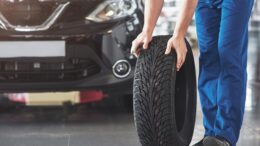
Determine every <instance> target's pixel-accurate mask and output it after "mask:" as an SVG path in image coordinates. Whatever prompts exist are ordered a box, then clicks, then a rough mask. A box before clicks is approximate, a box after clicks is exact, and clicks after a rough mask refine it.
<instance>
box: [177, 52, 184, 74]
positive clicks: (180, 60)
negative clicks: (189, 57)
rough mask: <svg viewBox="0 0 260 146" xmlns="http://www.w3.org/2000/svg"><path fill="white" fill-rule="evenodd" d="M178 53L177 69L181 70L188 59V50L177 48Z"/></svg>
mask: <svg viewBox="0 0 260 146" xmlns="http://www.w3.org/2000/svg"><path fill="white" fill-rule="evenodd" d="M176 53H177V63H176V68H177V71H179V70H180V69H181V67H182V65H183V64H184V62H185V59H186V51H185V50H184V51H183V50H181V49H176Z"/></svg>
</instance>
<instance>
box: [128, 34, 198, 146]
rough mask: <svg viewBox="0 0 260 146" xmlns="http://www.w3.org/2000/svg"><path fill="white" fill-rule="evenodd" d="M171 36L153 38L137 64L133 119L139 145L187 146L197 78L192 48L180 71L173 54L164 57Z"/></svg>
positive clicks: (193, 115)
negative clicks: (177, 69) (177, 68)
mask: <svg viewBox="0 0 260 146" xmlns="http://www.w3.org/2000/svg"><path fill="white" fill-rule="evenodd" d="M170 37H171V36H156V37H154V38H153V40H152V42H151V43H150V44H149V48H148V49H147V50H142V51H141V54H140V56H139V58H138V60H137V63H136V69H135V76H134V85H133V94H134V95H133V96H134V98H133V103H134V117H135V125H136V128H137V132H138V136H139V139H140V142H141V144H142V146H188V145H189V144H190V142H191V139H192V135H193V130H194V125H195V117H196V96H197V93H196V75H195V66H194V59H193V54H192V50H191V47H190V45H189V43H188V42H187V41H186V44H187V49H188V52H187V57H186V60H185V63H184V64H183V66H182V68H181V70H180V71H178V72H177V71H176V67H175V66H176V58H177V55H176V52H175V51H172V52H171V53H170V54H169V55H165V54H164V52H165V49H166V45H167V41H168V40H169V39H170Z"/></svg>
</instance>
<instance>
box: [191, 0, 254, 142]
mask: <svg viewBox="0 0 260 146" xmlns="http://www.w3.org/2000/svg"><path fill="white" fill-rule="evenodd" d="M253 3H254V0H199V2H198V6H197V9H196V27H197V35H198V42H199V48H200V58H199V65H200V70H199V81H198V88H199V93H200V100H201V106H202V111H203V116H204V118H203V123H204V127H205V131H206V132H205V136H219V137H222V138H225V139H227V140H228V141H229V142H230V143H231V145H232V146H236V143H237V141H238V138H239V133H240V129H241V125H242V121H243V115H244V108H245V98H246V82H247V71H246V67H247V48H248V21H249V18H250V15H251V11H252V7H253Z"/></svg>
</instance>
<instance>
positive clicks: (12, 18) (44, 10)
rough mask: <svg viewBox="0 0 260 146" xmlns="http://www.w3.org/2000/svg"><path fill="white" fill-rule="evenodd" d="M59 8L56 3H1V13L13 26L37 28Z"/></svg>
mask: <svg viewBox="0 0 260 146" xmlns="http://www.w3.org/2000/svg"><path fill="white" fill-rule="evenodd" d="M55 8H57V4H56V3H55V2H41V3H40V2H36V1H35V2H32V1H22V2H16V3H13V2H9V1H3V2H1V3H0V11H1V13H2V14H3V15H4V17H6V19H7V20H8V21H9V22H10V23H11V24H12V25H15V26H17V25H20V26H35V25H40V24H42V23H43V22H44V21H46V19H47V18H48V17H49V16H50V15H51V14H52V13H53V11H54V9H55Z"/></svg>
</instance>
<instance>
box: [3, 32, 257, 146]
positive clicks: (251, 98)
mask: <svg viewBox="0 0 260 146" xmlns="http://www.w3.org/2000/svg"><path fill="white" fill-rule="evenodd" d="M258 35H259V34H258V33H256V34H253V36H254V37H252V38H251V39H250V49H249V66H248V75H249V83H248V92H247V93H248V94H247V106H246V114H245V118H244V125H243V128H242V132H241V138H240V140H239V143H238V146H245V145H246V146H258V145H260V114H259V113H260V92H259V91H260V90H259V89H260V86H259V83H258V82H257V80H258V81H259V80H260V75H259V73H258V77H257V70H256V66H258V68H260V64H259V63H260V46H258V45H259V43H258V42H259V40H260V37H259V36H258ZM196 52H197V51H195V54H196V56H198V55H197V53H196ZM257 56H258V57H257ZM257 59H259V60H257ZM196 60H197V59H196ZM0 113H1V114H0V145H1V146H140V144H139V142H138V138H137V134H136V131H135V127H134V123H133V117H132V114H131V113H129V112H127V110H126V109H125V108H124V107H120V106H108V105H104V104H102V103H100V104H95V105H86V106H79V107H75V108H22V107H18V108H16V109H11V110H4V111H1V112H0ZM202 136H203V126H202V115H201V111H200V108H198V115H197V123H196V128H195V134H194V140H193V142H192V143H194V142H196V141H198V140H200V139H201V138H202Z"/></svg>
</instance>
